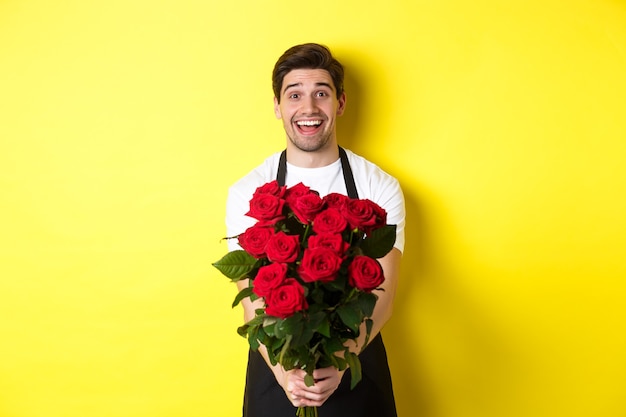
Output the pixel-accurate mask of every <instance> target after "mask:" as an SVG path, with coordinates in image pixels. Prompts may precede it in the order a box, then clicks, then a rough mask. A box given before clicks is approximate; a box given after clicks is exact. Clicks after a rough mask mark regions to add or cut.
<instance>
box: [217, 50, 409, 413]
mask: <svg viewBox="0 0 626 417" xmlns="http://www.w3.org/2000/svg"><path fill="white" fill-rule="evenodd" d="M272 80H273V89H274V112H275V114H276V117H277V118H278V119H281V120H282V123H283V127H284V129H285V133H286V136H287V141H286V142H287V148H286V150H285V152H283V153H282V157H281V153H276V154H274V155H272V156H270V157H269V158H267V159H266V160H265V161H264V163H263V164H262V165H260V166H259V167H257V168H256V169H254V170H253V171H251V172H250V173H249V174H248V175H246V176H245V177H244V178H242V179H241V180H239V181H238V182H237V183H235V184H234V185H233V186H232V187H231V188H230V190H229V195H228V201H227V215H226V225H227V232H228V236H235V235H238V234H240V233H243V232H244V231H245V230H246V229H247V228H248V227H250V226H252V225H253V224H254V222H255V220H254V219H252V218H249V217H246V216H245V213H246V212H247V211H248V209H249V201H250V198H251V197H252V194H253V192H254V191H255V190H256V188H257V187H259V186H261V185H263V184H265V183H267V182H269V181H272V180H274V179H278V180H279V182H280V183H283V184H284V185H287V186H288V187H291V186H293V185H295V184H297V183H299V182H302V183H303V184H304V185H306V186H308V187H311V188H312V189H314V190H316V191H318V192H319V193H320V196H324V195H326V194H329V193H331V192H338V193H343V194H346V195H349V196H350V197H355V198H356V197H357V196H358V198H367V199H369V200H372V201H374V202H376V203H377V204H379V205H380V206H381V207H383V208H384V209H385V210H386V211H387V222H388V223H389V224H396V225H397V237H396V243H395V247H394V249H392V251H391V252H390V253H389V254H387V255H386V256H385V257H384V258H382V259H380V260H379V261H380V263H381V265H382V266H383V270H384V274H385V282H384V284H383V286H382V287H383V288H384V291H377V292H376V294H377V295H378V297H379V299H378V302H377V304H376V308H375V310H374V314H373V317H372V319H373V322H374V325H373V329H372V333H371V338H370V343H369V344H368V346H367V348H366V349H365V351H363V352H362V353H361V354H360V356H359V358H360V360H361V364H362V373H363V379H362V380H361V382H359V384H358V385H357V386H356V388H355V389H354V390H350V387H349V384H350V376H349V375H344V373H345V372H341V371H338V370H337V369H335V368H333V367H330V368H323V369H318V370H316V371H315V372H314V375H313V376H314V378H315V381H316V383H315V385H313V386H312V387H307V386H306V384H305V383H304V376H305V372H304V371H302V370H297V369H294V370H290V371H286V370H285V369H283V368H282V367H281V366H280V365H276V366H272V365H271V364H270V362H269V360H268V357H267V351H266V350H265V349H264V347H263V346H262V347H261V349H259V352H252V351H251V352H250V355H249V359H248V371H247V379H246V392H245V396H244V411H243V414H244V417H283V416H285V417H293V416H294V414H295V408H294V407H300V406H317V407H319V415H320V417H335V416H336V417H344V416H354V417H357V416H360V417H369V416H372V417H374V416H375V417H395V416H396V408H395V402H394V397H393V390H392V386H391V376H390V374H389V367H388V365H387V356H386V353H385V348H384V345H383V343H382V338H381V336H380V330H381V329H382V327H383V326H384V324H385V323H386V322H387V320H389V318H390V316H391V312H392V307H393V299H394V295H395V291H396V286H397V281H398V269H399V264H400V258H401V254H402V250H403V249H404V217H405V211H404V198H403V194H402V190H401V189H400V185H399V184H398V181H397V180H396V179H395V178H393V177H391V176H390V175H388V174H387V173H385V172H383V171H382V170H381V169H380V168H378V167H377V166H376V165H374V164H372V163H371V162H369V161H367V160H365V159H364V158H362V157H360V156H358V155H356V154H354V153H352V152H350V151H348V150H344V149H342V148H340V147H339V146H338V143H337V134H336V121H337V118H338V117H339V116H341V115H342V114H343V112H344V109H345V106H346V95H345V92H344V90H343V67H342V65H341V64H340V63H339V62H338V61H337V60H336V59H335V58H333V56H332V55H331V53H330V51H329V50H328V48H326V47H325V46H322V45H318V44H304V45H297V46H294V47H292V48H290V49H288V50H287V51H286V52H285V53H284V54H283V55H282V56H281V57H280V58H279V60H278V61H277V63H276V65H275V67H274V72H273V77H272ZM229 245H230V246H229V248H230V249H231V250H234V249H239V247H238V245H237V242H236V240H235V239H231V240H230V241H229ZM238 285H239V287H240V289H241V288H243V287H247V286H248V283H247V282H245V281H243V282H241V281H240V282H239V283H238ZM262 305H263V304H262V300H257V301H256V302H255V303H251V302H250V301H249V299H246V301H245V302H244V315H245V320H246V321H248V320H250V319H251V318H253V317H254V311H255V309H256V308H258V307H260V306H262ZM361 333H362V338H361V340H359V341H358V343H357V344H353V345H351V346H350V349H351V350H352V351H354V352H356V353H358V352H359V351H360V349H361V346H362V344H363V343H364V334H365V332H361ZM347 372H349V371H347Z"/></svg>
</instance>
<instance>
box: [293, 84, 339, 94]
mask: <svg viewBox="0 0 626 417" xmlns="http://www.w3.org/2000/svg"><path fill="white" fill-rule="evenodd" d="M300 86H302V83H293V84H289V85H287V86H286V87H285V89H284V90H283V93H285V92H286V91H287V90H289V89H290V88H294V87H300ZM315 86H316V87H328V88H329V89H330V90H332V89H333V87H332V86H331V85H330V84H328V83H323V82H319V83H315Z"/></svg>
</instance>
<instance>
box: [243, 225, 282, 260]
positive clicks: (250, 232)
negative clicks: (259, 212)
mask: <svg viewBox="0 0 626 417" xmlns="http://www.w3.org/2000/svg"><path fill="white" fill-rule="evenodd" d="M272 236H274V229H273V228H271V227H266V226H262V225H259V224H258V223H257V224H255V225H254V226H252V227H249V228H248V229H247V230H246V231H245V232H243V233H242V234H240V235H239V237H238V238H237V239H238V241H239V246H241V247H242V248H243V250H245V251H246V252H248V253H249V254H250V255H252V256H254V257H255V258H257V259H259V258H263V257H265V246H266V245H267V242H268V241H269V240H270V238H271V237H272Z"/></svg>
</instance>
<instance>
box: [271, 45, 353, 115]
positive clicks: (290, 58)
mask: <svg viewBox="0 0 626 417" xmlns="http://www.w3.org/2000/svg"><path fill="white" fill-rule="evenodd" d="M295 69H323V70H326V71H328V73H329V74H330V77H331V78H332V80H333V84H334V85H335V90H336V91H337V99H339V97H341V95H342V94H343V65H341V63H340V62H339V61H337V59H335V58H334V57H333V55H332V54H331V52H330V49H328V47H327V46H324V45H320V44H317V43H305V44H302V45H296V46H293V47H291V48H289V49H287V50H286V51H285V53H283V55H282V56H281V57H280V58H279V59H278V61H276V65H274V71H273V72H272V88H273V89H274V97H276V99H277V100H278V102H279V103H280V93H281V91H280V90H281V88H282V86H283V79H284V78H285V75H287V74H288V73H289V72H290V71H292V70H295Z"/></svg>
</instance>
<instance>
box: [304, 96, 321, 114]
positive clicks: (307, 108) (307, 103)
mask: <svg viewBox="0 0 626 417" xmlns="http://www.w3.org/2000/svg"><path fill="white" fill-rule="evenodd" d="M316 111H317V103H316V102H315V97H313V96H305V97H304V98H303V99H302V112H303V113H304V114H314V113H316Z"/></svg>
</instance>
